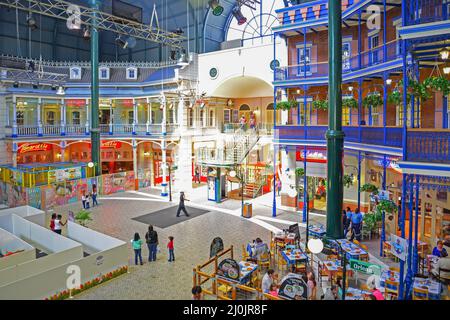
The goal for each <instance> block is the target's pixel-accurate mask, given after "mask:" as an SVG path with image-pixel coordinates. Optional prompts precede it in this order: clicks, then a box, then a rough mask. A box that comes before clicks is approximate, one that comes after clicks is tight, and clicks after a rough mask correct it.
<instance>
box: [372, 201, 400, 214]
mask: <svg viewBox="0 0 450 320" xmlns="http://www.w3.org/2000/svg"><path fill="white" fill-rule="evenodd" d="M382 211H384V212H386V213H396V212H397V211H398V207H397V205H396V204H395V203H394V202H393V201H391V200H380V202H378V204H377V212H379V213H380V214H381V212H382Z"/></svg>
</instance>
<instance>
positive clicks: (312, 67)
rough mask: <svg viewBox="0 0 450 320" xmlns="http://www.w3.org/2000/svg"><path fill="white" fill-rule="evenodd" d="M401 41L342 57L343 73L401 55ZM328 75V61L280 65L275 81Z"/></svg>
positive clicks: (378, 63) (276, 71) (375, 64)
mask: <svg viewBox="0 0 450 320" xmlns="http://www.w3.org/2000/svg"><path fill="white" fill-rule="evenodd" d="M400 44H401V43H400V41H398V40H395V41H392V42H389V43H387V44H385V45H381V46H379V47H376V48H373V49H371V50H368V51H365V52H362V53H361V54H360V55H355V56H352V57H348V58H346V57H343V58H342V73H343V74H344V75H345V74H348V73H350V72H353V71H357V70H360V69H364V68H368V67H372V66H377V65H380V64H382V63H383V62H387V61H392V60H395V59H397V58H399V57H400V52H401V50H400ZM375 72H376V70H375ZM326 77H328V62H320V63H306V64H304V63H302V64H298V65H291V66H284V67H279V68H277V69H276V70H275V81H285V80H301V79H308V80H310V78H318V79H320V78H326Z"/></svg>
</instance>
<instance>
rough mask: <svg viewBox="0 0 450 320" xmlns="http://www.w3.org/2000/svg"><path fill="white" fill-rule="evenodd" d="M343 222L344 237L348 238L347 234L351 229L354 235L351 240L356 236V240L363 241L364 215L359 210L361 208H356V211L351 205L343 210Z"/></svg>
mask: <svg viewBox="0 0 450 320" xmlns="http://www.w3.org/2000/svg"><path fill="white" fill-rule="evenodd" d="M342 222H343V225H344V238H347V234H348V232H349V231H350V230H351V232H352V235H351V238H350V241H353V239H355V238H356V240H358V241H361V229H362V222H363V215H362V213H361V212H360V211H359V208H356V209H355V211H354V212H353V211H352V210H351V209H350V207H347V210H343V211H342Z"/></svg>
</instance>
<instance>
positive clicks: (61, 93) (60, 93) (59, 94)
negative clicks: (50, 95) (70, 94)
mask: <svg viewBox="0 0 450 320" xmlns="http://www.w3.org/2000/svg"><path fill="white" fill-rule="evenodd" d="M56 94H57V95H58V96H63V95H65V94H66V92H65V90H64V87H63V86H59V87H58V91H56Z"/></svg>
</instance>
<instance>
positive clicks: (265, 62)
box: [199, 38, 288, 96]
mask: <svg viewBox="0 0 450 320" xmlns="http://www.w3.org/2000/svg"><path fill="white" fill-rule="evenodd" d="M273 58H274V57H273V44H266V45H255V46H252V47H242V48H233V49H228V50H221V51H215V52H210V53H204V54H201V55H199V88H200V92H203V91H205V92H206V93H207V96H212V95H213V92H214V91H215V89H216V88H218V87H219V86H220V85H221V84H223V83H224V82H225V81H226V80H228V79H232V78H235V77H241V76H248V77H255V78H259V79H261V80H264V81H265V82H267V83H268V84H271V83H272V81H273V71H272V70H271V69H270V62H271V61H272V60H273ZM276 59H277V60H279V61H280V65H281V66H284V65H287V64H288V63H287V47H286V45H285V42H284V40H282V39H280V38H278V39H277V56H276ZM211 68H216V69H217V70H218V75H217V78H215V79H211V77H210V75H209V70H210V69H211ZM271 95H273V92H272V93H271V94H269V96H271ZM260 96H267V95H266V94H264V95H260Z"/></svg>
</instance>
